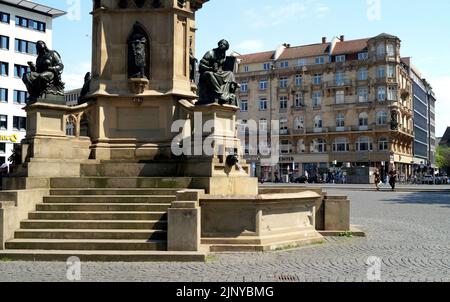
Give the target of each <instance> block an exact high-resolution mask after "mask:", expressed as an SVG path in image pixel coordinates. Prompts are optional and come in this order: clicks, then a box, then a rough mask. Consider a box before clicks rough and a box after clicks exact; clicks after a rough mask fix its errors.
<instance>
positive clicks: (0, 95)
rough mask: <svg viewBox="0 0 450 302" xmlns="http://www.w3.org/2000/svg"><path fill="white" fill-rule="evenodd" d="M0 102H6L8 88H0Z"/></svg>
mask: <svg viewBox="0 0 450 302" xmlns="http://www.w3.org/2000/svg"><path fill="white" fill-rule="evenodd" d="M0 102H4V103H7V102H8V89H6V88H0Z"/></svg>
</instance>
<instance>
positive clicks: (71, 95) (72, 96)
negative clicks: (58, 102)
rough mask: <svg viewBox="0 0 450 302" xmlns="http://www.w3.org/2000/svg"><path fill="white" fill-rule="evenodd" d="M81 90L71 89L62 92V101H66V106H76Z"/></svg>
mask: <svg viewBox="0 0 450 302" xmlns="http://www.w3.org/2000/svg"><path fill="white" fill-rule="evenodd" d="M81 89H82V88H78V89H72V90H68V91H65V92H64V99H65V101H66V105H67V106H76V105H78V100H79V98H80V93H81Z"/></svg>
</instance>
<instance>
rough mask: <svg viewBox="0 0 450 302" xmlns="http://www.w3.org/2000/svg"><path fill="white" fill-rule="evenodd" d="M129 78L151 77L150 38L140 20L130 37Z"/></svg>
mask: <svg viewBox="0 0 450 302" xmlns="http://www.w3.org/2000/svg"><path fill="white" fill-rule="evenodd" d="M128 78H146V79H149V78H150V40H149V38H148V36H147V34H146V32H145V30H144V28H143V26H142V25H141V24H140V23H139V22H136V23H135V24H134V26H133V31H132V33H131V35H130V38H129V39H128Z"/></svg>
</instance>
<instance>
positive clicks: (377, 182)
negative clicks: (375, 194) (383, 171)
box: [374, 168, 381, 191]
mask: <svg viewBox="0 0 450 302" xmlns="http://www.w3.org/2000/svg"><path fill="white" fill-rule="evenodd" d="M374 176H375V188H376V189H377V191H380V183H381V176H380V171H379V170H378V168H376V169H375V173H374Z"/></svg>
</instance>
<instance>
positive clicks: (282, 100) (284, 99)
mask: <svg viewBox="0 0 450 302" xmlns="http://www.w3.org/2000/svg"><path fill="white" fill-rule="evenodd" d="M287 107H288V98H287V96H281V97H280V110H286V109H287Z"/></svg>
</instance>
